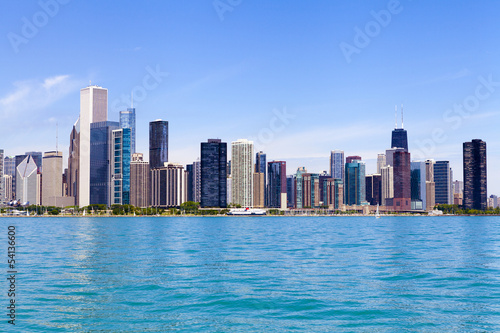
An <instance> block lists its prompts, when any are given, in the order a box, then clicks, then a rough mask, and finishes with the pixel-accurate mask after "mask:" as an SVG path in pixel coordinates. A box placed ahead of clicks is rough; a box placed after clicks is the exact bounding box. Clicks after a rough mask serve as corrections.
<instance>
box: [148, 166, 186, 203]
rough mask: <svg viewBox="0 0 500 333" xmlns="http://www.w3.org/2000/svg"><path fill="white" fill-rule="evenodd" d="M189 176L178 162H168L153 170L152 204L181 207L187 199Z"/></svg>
mask: <svg viewBox="0 0 500 333" xmlns="http://www.w3.org/2000/svg"><path fill="white" fill-rule="evenodd" d="M186 180H187V176H186V172H185V170H184V167H183V166H182V165H181V164H178V163H171V162H166V163H165V164H164V166H163V167H161V168H155V169H152V170H151V193H152V196H151V197H152V206H153V207H158V208H170V207H179V206H180V205H181V204H182V203H184V202H186V201H187V191H186V183H187V181H186Z"/></svg>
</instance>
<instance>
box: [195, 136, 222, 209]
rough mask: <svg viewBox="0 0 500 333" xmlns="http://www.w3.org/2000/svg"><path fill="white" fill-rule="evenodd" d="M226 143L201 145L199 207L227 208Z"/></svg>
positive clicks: (212, 140)
mask: <svg viewBox="0 0 500 333" xmlns="http://www.w3.org/2000/svg"><path fill="white" fill-rule="evenodd" d="M226 192H227V143H226V142H221V140H220V139H208V142H202V143H201V203H200V205H201V207H222V208H224V207H227V197H226V194H227V193H226Z"/></svg>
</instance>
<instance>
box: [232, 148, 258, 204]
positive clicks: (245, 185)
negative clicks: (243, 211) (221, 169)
mask: <svg viewBox="0 0 500 333" xmlns="http://www.w3.org/2000/svg"><path fill="white" fill-rule="evenodd" d="M231 176H232V178H233V181H232V182H233V183H232V203H233V204H236V205H237V204H239V205H241V206H242V207H252V206H253V199H252V197H253V142H252V141H248V140H246V139H239V140H237V141H234V142H232V144H231Z"/></svg>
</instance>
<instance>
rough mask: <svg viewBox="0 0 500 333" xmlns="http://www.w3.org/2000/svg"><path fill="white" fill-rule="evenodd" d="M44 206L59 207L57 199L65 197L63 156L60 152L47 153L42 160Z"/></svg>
mask: <svg viewBox="0 0 500 333" xmlns="http://www.w3.org/2000/svg"><path fill="white" fill-rule="evenodd" d="M42 166H43V178H42V205H44V206H57V199H58V198H61V197H62V196H63V191H62V188H63V187H62V168H63V154H62V152H60V151H49V152H46V153H45V156H44V157H43V160H42Z"/></svg>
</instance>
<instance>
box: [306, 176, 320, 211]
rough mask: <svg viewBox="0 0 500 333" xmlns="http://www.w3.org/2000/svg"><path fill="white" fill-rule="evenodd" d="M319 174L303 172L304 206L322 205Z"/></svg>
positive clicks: (314, 206)
mask: <svg viewBox="0 0 500 333" xmlns="http://www.w3.org/2000/svg"><path fill="white" fill-rule="evenodd" d="M320 197H321V193H320V189H319V174H317V173H304V174H302V204H303V208H318V207H319V206H320Z"/></svg>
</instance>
